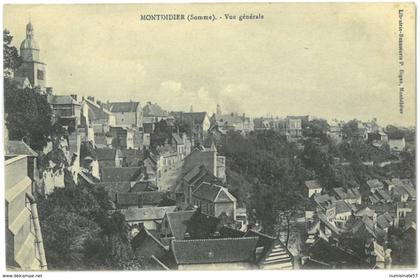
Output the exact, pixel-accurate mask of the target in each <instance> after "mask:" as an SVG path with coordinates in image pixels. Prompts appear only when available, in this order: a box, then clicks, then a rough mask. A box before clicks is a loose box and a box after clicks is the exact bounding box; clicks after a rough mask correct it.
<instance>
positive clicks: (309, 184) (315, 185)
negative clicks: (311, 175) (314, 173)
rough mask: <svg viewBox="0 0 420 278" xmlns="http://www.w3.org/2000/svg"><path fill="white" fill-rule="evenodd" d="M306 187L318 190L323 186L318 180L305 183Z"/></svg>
mask: <svg viewBox="0 0 420 278" xmlns="http://www.w3.org/2000/svg"><path fill="white" fill-rule="evenodd" d="M305 186H306V187H307V188H308V189H318V188H322V186H321V184H320V183H319V181H318V180H309V181H305Z"/></svg>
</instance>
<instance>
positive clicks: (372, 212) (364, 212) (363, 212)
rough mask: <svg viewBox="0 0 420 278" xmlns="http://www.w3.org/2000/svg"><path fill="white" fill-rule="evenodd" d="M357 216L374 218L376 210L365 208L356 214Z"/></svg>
mask: <svg viewBox="0 0 420 278" xmlns="http://www.w3.org/2000/svg"><path fill="white" fill-rule="evenodd" d="M354 215H355V216H364V215H366V216H368V217H373V216H374V215H375V210H373V209H370V208H369V207H365V208H362V209H360V210H358V211H357V212H356V213H355V214H354Z"/></svg>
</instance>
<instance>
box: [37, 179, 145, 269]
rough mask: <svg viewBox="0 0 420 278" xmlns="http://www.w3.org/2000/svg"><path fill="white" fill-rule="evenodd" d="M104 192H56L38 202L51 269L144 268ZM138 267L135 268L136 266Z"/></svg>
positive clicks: (86, 188) (122, 220)
mask: <svg viewBox="0 0 420 278" xmlns="http://www.w3.org/2000/svg"><path fill="white" fill-rule="evenodd" d="M110 209H112V202H111V200H110V199H109V196H108V194H107V193H106V192H105V190H103V189H96V188H94V187H91V186H81V185H79V186H77V187H72V188H56V189H54V192H53V193H52V194H50V195H49V196H48V198H40V199H39V200H38V211H39V216H40V219H41V228H42V231H43V236H44V247H45V253H46V254H47V260H48V262H49V267H50V269H80V270H81V269H96V270H97V269H113V270H115V269H125V268H127V267H128V265H129V266H130V267H129V268H131V269H133V268H134V265H136V266H137V268H142V265H141V264H140V262H139V261H138V260H136V258H135V255H134V252H133V250H132V248H131V244H130V235H129V227H128V225H127V223H126V221H125V218H124V216H123V215H122V214H121V213H119V212H113V213H112V212H109V210H110ZM133 264H134V265H133Z"/></svg>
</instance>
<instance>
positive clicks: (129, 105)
mask: <svg viewBox="0 0 420 278" xmlns="http://www.w3.org/2000/svg"><path fill="white" fill-rule="evenodd" d="M139 105H140V102H138V101H128V102H110V103H109V104H108V107H109V110H110V111H111V112H113V113H121V112H136V111H137V108H138V106H139Z"/></svg>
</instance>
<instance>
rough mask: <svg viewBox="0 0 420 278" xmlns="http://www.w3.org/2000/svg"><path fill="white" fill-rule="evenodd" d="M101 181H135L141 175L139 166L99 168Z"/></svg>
mask: <svg viewBox="0 0 420 278" xmlns="http://www.w3.org/2000/svg"><path fill="white" fill-rule="evenodd" d="M100 172H101V181H102V182H124V181H136V180H137V179H138V177H139V176H140V175H141V168H140V167H109V168H101V170H100Z"/></svg>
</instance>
